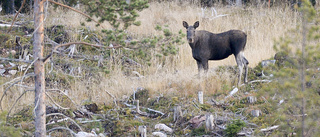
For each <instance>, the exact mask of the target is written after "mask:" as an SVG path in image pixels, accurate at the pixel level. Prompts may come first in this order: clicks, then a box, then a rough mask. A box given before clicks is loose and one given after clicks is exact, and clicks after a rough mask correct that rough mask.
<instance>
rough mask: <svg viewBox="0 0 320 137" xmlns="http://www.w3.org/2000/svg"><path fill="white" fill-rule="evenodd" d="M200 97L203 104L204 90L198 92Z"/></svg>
mask: <svg viewBox="0 0 320 137" xmlns="http://www.w3.org/2000/svg"><path fill="white" fill-rule="evenodd" d="M198 99H199V103H200V104H203V91H199V92H198Z"/></svg>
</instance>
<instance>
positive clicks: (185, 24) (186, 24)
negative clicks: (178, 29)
mask: <svg viewBox="0 0 320 137" xmlns="http://www.w3.org/2000/svg"><path fill="white" fill-rule="evenodd" d="M182 24H183V27H185V28H186V29H188V27H189V25H188V23H187V22H185V21H183V23H182Z"/></svg>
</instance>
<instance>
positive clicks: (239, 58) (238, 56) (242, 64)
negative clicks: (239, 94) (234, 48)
mask: <svg viewBox="0 0 320 137" xmlns="http://www.w3.org/2000/svg"><path fill="white" fill-rule="evenodd" d="M235 58H236V62H237V65H238V69H239V77H238V86H240V84H241V75H242V71H243V67H244V63H243V62H242V57H241V55H240V54H237V55H235Z"/></svg>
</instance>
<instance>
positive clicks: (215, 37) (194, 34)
mask: <svg viewBox="0 0 320 137" xmlns="http://www.w3.org/2000/svg"><path fill="white" fill-rule="evenodd" d="M183 26H184V27H185V28H186V29H187V40H188V43H189V45H190V47H191V49H192V56H193V58H194V59H195V60H196V61H197V65H198V71H199V75H200V73H201V71H202V70H204V71H205V72H207V71H208V60H222V59H225V58H227V57H229V56H230V55H231V54H233V55H234V57H235V59H236V62H237V66H238V68H239V77H238V78H239V79H238V86H239V85H240V84H241V75H242V71H243V67H245V77H244V81H245V83H247V82H248V79H247V75H248V64H249V62H248V60H247V59H246V58H245V56H244V54H243V51H244V48H245V46H246V42H247V35H246V34H245V33H244V32H243V31H240V30H229V31H226V32H223V33H218V34H215V33H211V32H209V31H206V30H199V31H198V30H197V31H196V28H198V27H199V21H197V22H195V23H194V24H193V26H189V25H188V23H187V22H185V21H183Z"/></svg>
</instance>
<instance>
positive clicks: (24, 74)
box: [21, 58, 39, 84]
mask: <svg viewBox="0 0 320 137" xmlns="http://www.w3.org/2000/svg"><path fill="white" fill-rule="evenodd" d="M38 59H39V58H36V59H34V60H33V61H32V62H31V63H30V65H29V66H28V67H27V68H26V70H25V71H24V73H23V76H22V79H21V84H22V81H23V80H24V78H25V76H26V73H27V71H28V70H29V69H30V68H31V66H32V65H33V64H34V63H35V62H36V61H37V60H38Z"/></svg>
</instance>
